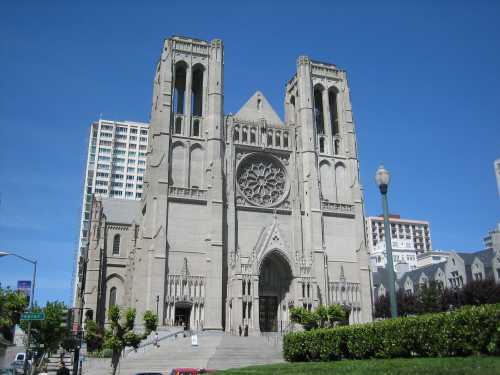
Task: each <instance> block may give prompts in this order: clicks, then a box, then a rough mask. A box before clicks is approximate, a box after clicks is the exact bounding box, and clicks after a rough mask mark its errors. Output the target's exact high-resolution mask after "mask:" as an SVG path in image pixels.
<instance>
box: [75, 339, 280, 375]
mask: <svg viewBox="0 0 500 375" xmlns="http://www.w3.org/2000/svg"><path fill="white" fill-rule="evenodd" d="M279 362H283V356H282V352H281V342H280V341H279V340H277V338H276V337H272V336H271V337H265V336H250V337H239V336H232V335H228V334H224V333H223V332H202V333H200V334H199V335H198V346H192V345H191V338H190V337H182V335H178V336H177V338H175V337H174V336H172V337H170V338H168V339H165V340H162V341H160V347H159V348H156V347H153V346H149V347H148V348H147V350H144V351H139V352H137V353H129V354H128V355H127V356H126V357H124V358H122V360H121V361H120V368H119V372H118V374H120V375H133V374H135V373H137V372H141V371H149V372H161V373H163V374H167V373H168V371H169V370H170V369H172V368H175V367H195V368H213V369H218V370H222V369H228V368H233V367H244V366H251V365H257V364H268V363H279ZM109 363H110V360H109V359H105V360H100V361H87V362H86V363H85V364H84V374H89V375H90V374H91V375H105V374H106V375H107V374H109Z"/></svg>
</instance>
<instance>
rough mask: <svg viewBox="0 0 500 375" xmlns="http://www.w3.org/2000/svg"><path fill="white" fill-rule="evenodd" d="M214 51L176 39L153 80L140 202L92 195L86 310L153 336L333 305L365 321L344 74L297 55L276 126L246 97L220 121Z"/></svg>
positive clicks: (219, 64) (358, 197) (212, 45)
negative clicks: (146, 319)
mask: <svg viewBox="0 0 500 375" xmlns="http://www.w3.org/2000/svg"><path fill="white" fill-rule="evenodd" d="M223 104H224V48H223V44H222V42H221V41H220V40H213V41H211V42H207V41H202V40H197V39H192V38H185V37H172V38H170V39H167V40H166V41H165V44H164V47H163V50H162V53H161V57H160V60H159V62H158V65H157V69H156V74H155V77H154V87H153V102H152V110H151V124H150V130H149V145H148V151H147V168H146V174H145V178H144V187H145V194H144V197H143V198H142V200H141V201H126V200H119V199H104V198H102V199H99V198H95V199H94V202H93V205H92V210H91V219H90V222H91V225H90V233H89V243H88V252H87V256H86V272H85V283H84V289H83V295H84V297H83V299H84V307H85V308H87V309H88V310H89V311H91V315H92V316H93V317H94V318H95V319H96V320H97V321H98V322H100V323H101V324H104V323H105V321H106V310H107V309H108V308H109V306H111V305H113V304H118V305H120V306H131V307H134V308H136V310H137V315H138V319H139V320H142V314H143V313H144V312H145V311H146V310H152V311H153V312H157V313H158V316H159V321H160V325H189V326H190V327H191V328H192V329H217V330H222V329H224V330H226V331H231V332H236V331H238V327H240V326H241V327H245V326H248V329H249V332H250V333H251V334H252V333H254V334H255V333H258V332H264V331H279V330H285V329H287V328H288V325H289V323H290V322H289V309H290V308H291V307H294V306H295V307H297V306H303V307H305V308H308V309H314V308H315V307H317V306H318V305H320V304H326V305H328V304H333V303H339V304H342V305H346V306H348V307H349V308H350V310H351V315H350V321H351V322H353V323H357V322H366V321H370V320H371V316H372V307H371V306H372V303H371V288H370V275H369V267H368V259H369V256H368V250H367V244H366V235H365V227H364V214H363V193H362V187H361V184H360V180H359V162H358V158H357V149H356V136H355V130H354V122H353V117H352V110H351V103H350V95H349V87H348V83H347V78H346V72H345V71H344V70H341V69H338V68H337V67H336V66H335V65H333V64H328V63H323V62H317V61H314V60H311V59H309V58H308V57H306V56H301V57H299V58H298V60H297V72H296V74H295V75H294V76H293V77H292V78H291V79H290V80H289V81H288V83H287V84H286V87H285V99H284V105H285V110H284V112H285V118H284V121H283V120H282V119H280V117H279V116H278V115H277V114H276V112H275V111H274V110H273V108H272V107H271V105H270V104H269V102H268V101H267V100H266V98H265V97H264V95H263V94H262V93H260V92H256V93H255V94H254V95H253V96H252V97H251V98H250V99H249V100H248V101H247V103H246V104H245V105H244V106H243V107H242V108H241V109H240V110H239V111H238V113H236V114H235V115H224V107H223Z"/></svg>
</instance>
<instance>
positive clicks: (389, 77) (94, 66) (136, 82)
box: [0, 0, 500, 302]
mask: <svg viewBox="0 0 500 375" xmlns="http://www.w3.org/2000/svg"><path fill="white" fill-rule="evenodd" d="M70 3H76V2H69V1H64V2H63V1H32V2H27V1H21V0H17V1H2V2H1V4H0V15H1V16H0V72H1V78H0V140H1V147H0V192H1V204H0V249H5V250H10V251H13V252H18V253H20V254H24V255H26V256H30V257H34V258H37V259H38V260H39V263H40V268H39V278H38V283H39V289H38V299H39V300H40V301H42V302H43V301H45V300H47V299H50V300H53V299H59V300H65V301H69V300H70V295H71V288H70V285H71V275H72V269H73V259H74V258H73V257H74V252H75V249H76V247H77V237H78V224H79V215H80V209H81V207H80V205H81V196H82V184H83V167H84V163H85V157H86V143H87V137H88V129H89V125H90V123H91V122H92V121H93V120H96V119H98V118H99V114H101V113H102V116H103V118H106V119H113V120H135V121H148V119H149V112H150V104H151V97H152V82H153V74H154V70H155V63H156V61H157V59H158V57H159V53H160V50H161V47H162V44H163V39H164V38H165V37H168V36H170V35H174V34H180V35H188V36H193V37H197V38H201V39H212V38H221V39H223V41H224V44H225V112H226V113H229V112H233V113H234V112H236V111H237V110H238V109H239V107H240V106H241V105H243V104H244V103H245V101H246V100H247V99H248V98H249V97H250V96H251V95H252V94H253V93H254V92H255V91H256V90H261V91H262V92H263V93H264V95H266V97H267V98H268V99H269V101H270V102H271V104H272V105H273V106H274V107H275V109H276V110H277V111H278V113H280V114H281V115H282V113H283V94H284V86H285V82H286V81H287V80H288V79H289V78H290V77H291V76H292V75H293V73H294V71H295V66H296V65H295V62H296V58H297V56H299V55H301V54H306V55H309V56H311V57H312V58H313V59H317V60H323V61H329V62H333V63H335V64H337V65H338V66H340V67H342V68H344V69H346V70H347V71H348V73H349V78H350V87H351V95H352V102H353V111H354V116H355V120H356V129H357V136H358V144H359V156H360V161H361V177H362V183H363V184H364V187H365V200H366V207H365V208H366V213H367V214H368V215H375V214H379V213H380V211H381V210H380V197H379V193H378V191H377V189H376V187H375V186H374V182H373V175H374V172H375V170H376V168H377V165H378V163H379V162H381V161H383V162H384V163H385V165H386V167H387V168H388V169H389V170H390V171H391V172H392V175H393V182H392V186H391V190H390V207H391V211H392V212H394V213H400V214H401V215H402V216H404V217H408V218H415V219H424V220H429V221H430V222H431V234H432V239H433V245H434V248H438V249H457V250H464V251H474V250H479V249H481V248H482V237H483V236H484V235H485V234H486V233H487V231H488V230H490V229H492V228H493V227H494V226H495V225H496V223H497V222H498V221H500V198H499V196H498V193H497V190H496V183H495V178H494V172H493V161H494V160H495V159H496V158H499V157H500V120H499V119H500V2H498V1H493V0H492V1H480V0H478V1H474V2H471V1H413V2H412V1H407V2H401V1H391V2H384V1H377V2H373V1H366V2H353V1H351V2H347V1H324V2H322V3H324V5H323V4H322V3H320V2H317V1H313V0H308V1H301V2H294V1H290V0H288V1H283V2H278V1H272V2H271V1H251V2H245V3H243V2H241V5H236V4H237V3H240V2H237V1H234V0H233V1H228V2H227V4H225V3H223V2H218V1H204V2H199V3H197V2H195V1H182V2H175V1H171V0H169V1H156V2H155V1H143V2H134V3H135V4H137V5H133V4H132V3H131V2H130V3H127V2H121V1H120V2H118V1H116V2H110V3H109V4H108V5H103V4H102V3H103V2H95V3H91V2H90V1H87V2H85V5H83V4H81V5H70ZM82 3H83V2H82ZM139 3H141V4H147V5H141V6H139V5H138V4H139ZM347 3H349V4H347ZM403 3H405V4H404V5H403ZM30 272H31V271H30V268H29V267H28V266H27V265H24V264H22V263H21V262H20V261H18V260H16V259H8V258H2V259H0V282H1V283H2V284H3V285H14V284H15V281H16V280H19V279H29V278H30V275H31V273H30Z"/></svg>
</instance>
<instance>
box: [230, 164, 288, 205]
mask: <svg viewBox="0 0 500 375" xmlns="http://www.w3.org/2000/svg"><path fill="white" fill-rule="evenodd" d="M238 185H239V188H240V191H241V193H242V194H243V195H244V196H245V198H246V199H247V200H248V201H250V202H251V203H253V204H255V205H258V206H271V205H274V204H276V203H279V201H281V199H282V198H283V196H284V195H285V190H286V187H287V183H286V172H285V169H284V168H283V166H282V165H281V163H280V162H278V161H277V160H275V159H274V158H270V157H266V156H264V157H256V156H255V155H254V156H251V157H249V158H247V160H244V161H243V162H242V164H241V165H240V167H239V173H238Z"/></svg>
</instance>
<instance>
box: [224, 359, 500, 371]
mask: <svg viewBox="0 0 500 375" xmlns="http://www.w3.org/2000/svg"><path fill="white" fill-rule="evenodd" d="M217 373H218V374H219V373H220V374H238V375H243V374H252V375H253V374H256V375H260V374H283V375H285V374H342V375H434V374H436V375H449V374H450V375H451V374H453V375H473V374H474V375H475V374H477V375H499V374H500V357H466V358H457V357H455V358H408V359H407V358H400V359H371V360H362V361H352V360H344V361H337V362H302V363H284V364H278V365H267V366H252V367H245V368H241V369H235V370H226V371H220V372H219V371H217Z"/></svg>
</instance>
